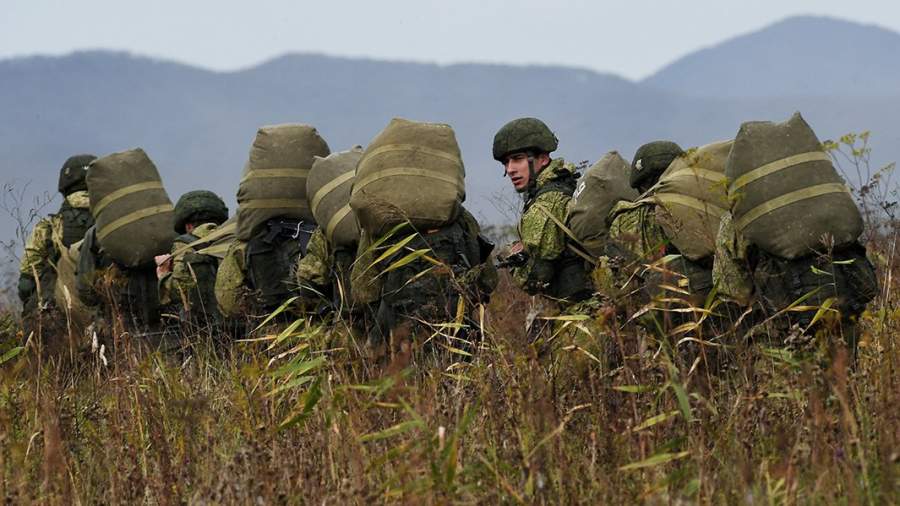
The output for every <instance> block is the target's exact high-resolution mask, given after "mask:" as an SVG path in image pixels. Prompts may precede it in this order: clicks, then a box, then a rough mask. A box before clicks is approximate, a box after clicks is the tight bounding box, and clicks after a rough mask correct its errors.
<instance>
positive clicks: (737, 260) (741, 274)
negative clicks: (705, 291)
mask: <svg viewBox="0 0 900 506" xmlns="http://www.w3.org/2000/svg"><path fill="white" fill-rule="evenodd" d="M748 251H749V244H748V243H747V241H746V240H745V239H744V238H743V236H742V235H740V234H738V233H737V231H736V230H735V229H734V223H733V221H732V216H731V213H725V215H724V216H722V221H721V222H720V224H719V233H718V235H717V236H716V253H715V258H714V260H713V272H712V275H713V285H714V286H715V287H716V290H717V292H718V293H719V295H722V296H724V297H728V298H731V299H734V300H735V301H736V302H738V303H739V304H742V305H747V304H748V303H749V302H750V298H751V296H752V295H753V273H752V272H751V271H750V268H749V266H748V264H747V253H748Z"/></svg>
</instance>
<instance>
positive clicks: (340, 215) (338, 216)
mask: <svg viewBox="0 0 900 506" xmlns="http://www.w3.org/2000/svg"><path fill="white" fill-rule="evenodd" d="M351 211H353V210H352V209H350V204H347V205H345V206H344V207H342V208H341V209H340V210H339V211H338V212H336V213H334V216H332V217H331V219H330V220H328V225H326V227H325V237H327V238H328V242H330V243H334V238H333V235H334V229H336V228H337V227H338V225H340V224H341V222H342V221H344V218H346V217H347V215H349V214H350V212H351Z"/></svg>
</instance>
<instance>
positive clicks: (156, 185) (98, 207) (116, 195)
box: [93, 181, 163, 216]
mask: <svg viewBox="0 0 900 506" xmlns="http://www.w3.org/2000/svg"><path fill="white" fill-rule="evenodd" d="M162 189H163V185H162V181H146V182H143V183H137V184H132V185H128V186H125V187H123V188H119V189H118V190H116V191H114V192H112V193H110V194H109V195H107V196H105V197H103V198H102V199H100V201H99V202H97V203H96V204H94V209H93V213H94V216H99V215H100V211H102V210H104V209H106V206H108V205H110V204H112V203H113V202H114V201H116V200H119V199H120V198H122V197H124V196H126V195H131V194H132V193H137V192H142V191H147V190H162Z"/></svg>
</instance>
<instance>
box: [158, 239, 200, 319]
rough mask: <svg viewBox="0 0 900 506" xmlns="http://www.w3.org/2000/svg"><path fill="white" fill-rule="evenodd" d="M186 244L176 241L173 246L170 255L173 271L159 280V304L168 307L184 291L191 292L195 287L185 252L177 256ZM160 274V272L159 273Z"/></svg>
mask: <svg viewBox="0 0 900 506" xmlns="http://www.w3.org/2000/svg"><path fill="white" fill-rule="evenodd" d="M184 246H185V243H184V242H182V241H175V243H174V244H173V245H172V251H171V253H170V254H169V255H170V260H169V261H170V262H172V264H171V270H170V271H169V272H166V273H165V274H163V275H162V276H160V278H159V303H160V304H162V305H164V306H165V305H168V304H172V303H174V302H175V301H176V300H178V299H179V298H180V297H181V293H187V292H186V291H185V292H182V290H189V289H190V288H191V287H192V286H193V281H194V279H193V276H192V275H191V272H190V269H189V268H188V266H187V263H186V262H185V261H184V252H183V251H182V252H181V254H179V255H175V253H176V252H178V251H179V250H181V249H183V248H184ZM157 272H158V271H157Z"/></svg>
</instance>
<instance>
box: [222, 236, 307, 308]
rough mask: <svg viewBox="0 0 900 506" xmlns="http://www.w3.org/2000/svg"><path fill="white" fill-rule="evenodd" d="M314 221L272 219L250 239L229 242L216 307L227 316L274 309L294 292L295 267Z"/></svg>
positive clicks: (302, 252)
mask: <svg viewBox="0 0 900 506" xmlns="http://www.w3.org/2000/svg"><path fill="white" fill-rule="evenodd" d="M315 229H316V225H315V223H311V222H305V221H303V220H298V219H289V218H272V219H270V220H268V221H267V222H266V223H264V224H263V226H262V227H261V228H260V229H259V231H257V232H256V233H255V235H254V236H253V237H252V238H251V239H250V240H249V241H235V242H233V243H232V244H231V246H230V247H229V249H228V252H227V253H226V254H225V258H223V259H222V262H221V263H220V264H219V270H218V272H217V273H216V284H215V295H216V301H217V302H218V304H219V310H220V311H221V312H222V314H223V315H224V316H226V317H228V318H235V317H238V316H240V315H241V314H247V312H248V311H249V314H254V313H260V312H267V311H272V310H275V309H277V308H278V307H279V306H280V305H281V304H282V303H284V302H285V301H286V300H288V299H289V298H290V297H291V296H292V295H294V293H293V290H294V289H295V288H296V285H295V280H294V279H295V277H294V269H295V268H296V265H297V262H298V260H299V259H300V258H301V257H303V256H304V255H306V251H307V245H308V243H309V240H310V237H311V235H312V234H313V232H314V231H315Z"/></svg>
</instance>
